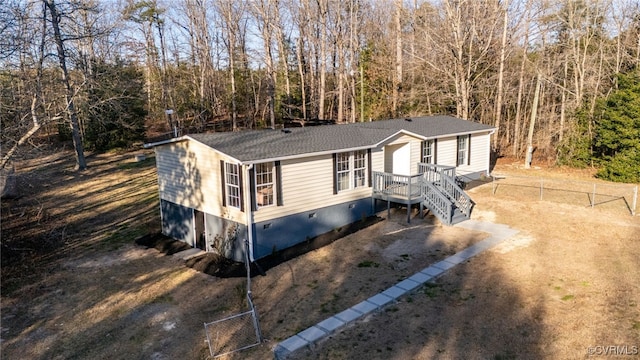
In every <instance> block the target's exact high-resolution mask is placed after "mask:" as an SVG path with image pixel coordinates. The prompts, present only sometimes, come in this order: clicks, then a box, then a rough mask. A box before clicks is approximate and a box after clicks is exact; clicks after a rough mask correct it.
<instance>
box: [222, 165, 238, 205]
mask: <svg viewBox="0 0 640 360" xmlns="http://www.w3.org/2000/svg"><path fill="white" fill-rule="evenodd" d="M224 167H225V169H224V170H225V190H226V191H225V192H226V197H227V198H226V200H227V206H233V207H235V208H238V209H240V171H239V166H238V164H230V163H224Z"/></svg>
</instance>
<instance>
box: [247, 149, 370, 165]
mask: <svg viewBox="0 0 640 360" xmlns="http://www.w3.org/2000/svg"><path fill="white" fill-rule="evenodd" d="M375 147H376V146H375V145H368V146H360V147H354V148H345V149H336V150H327V151H318V152H311V153H303V154H296V155H288V156H281V157H276V158H264V159H258V160H248V161H245V162H243V163H242V164H260V163H265V162H272V161H277V160H280V161H282V160H292V159H301V158H306V157H312V156H322V155H330V154H336V153H343V152H349V151H359V150H367V149H373V148H375Z"/></svg>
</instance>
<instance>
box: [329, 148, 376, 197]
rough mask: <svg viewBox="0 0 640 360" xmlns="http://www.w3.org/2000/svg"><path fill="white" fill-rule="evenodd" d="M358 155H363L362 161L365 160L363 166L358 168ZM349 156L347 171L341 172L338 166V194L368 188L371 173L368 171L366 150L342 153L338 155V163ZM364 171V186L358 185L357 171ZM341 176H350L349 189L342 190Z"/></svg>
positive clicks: (362, 179)
mask: <svg viewBox="0 0 640 360" xmlns="http://www.w3.org/2000/svg"><path fill="white" fill-rule="evenodd" d="M356 154H361V155H362V156H363V157H362V160H363V164H362V165H363V166H362V167H357V168H356ZM344 155H347V156H348V158H347V166H348V168H347V169H346V170H339V166H336V181H338V184H336V187H337V189H338V193H341V192H344V191H350V190H355V189H359V188H364V187H368V176H369V171H368V166H369V165H368V161H369V160H368V158H367V156H368V153H367V151H366V150H358V151H349V152H342V153H337V154H336V156H337V159H336V161H337V162H339V161H340V157H341V156H344ZM357 170H358V171H359V170H362V171H363V173H364V174H363V175H364V176H363V177H362V178H361V181H362V184H361V185H358V184H357V180H359V179H356V171H357ZM341 174H348V179H347V184H348V187H346V188H344V189H341V188H340V185H341V184H342V183H343V182H341V181H340V175H341Z"/></svg>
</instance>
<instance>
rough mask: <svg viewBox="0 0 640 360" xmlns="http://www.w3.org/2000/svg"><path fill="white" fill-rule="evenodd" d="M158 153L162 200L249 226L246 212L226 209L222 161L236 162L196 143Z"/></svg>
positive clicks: (160, 148)
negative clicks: (223, 198) (224, 204)
mask: <svg viewBox="0 0 640 360" xmlns="http://www.w3.org/2000/svg"><path fill="white" fill-rule="evenodd" d="M155 151H156V163H157V168H158V185H159V192H160V199H163V200H167V201H170V202H173V203H175V204H179V205H182V206H185V207H188V208H192V209H197V210H200V211H202V212H205V213H208V214H211V215H215V216H221V217H225V218H227V219H230V220H233V221H235V222H238V223H241V224H246V216H245V214H244V213H243V212H242V211H240V210H239V209H236V208H232V207H223V206H222V182H221V175H220V160H225V161H229V162H232V161H233V160H232V159H229V158H226V157H223V156H221V155H220V153H218V152H216V151H214V150H213V149H211V148H209V147H207V146H206V145H203V144H200V143H198V142H196V141H182V142H177V143H171V144H166V145H162V146H157V147H156V148H155ZM245 196H246V191H245Z"/></svg>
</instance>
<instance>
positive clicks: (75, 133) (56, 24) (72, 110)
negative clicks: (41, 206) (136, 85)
mask: <svg viewBox="0 0 640 360" xmlns="http://www.w3.org/2000/svg"><path fill="white" fill-rule="evenodd" d="M45 4H47V6H48V7H49V11H50V12H51V25H52V26H53V34H54V39H55V42H56V47H57V49H58V60H59V63H60V70H61V73H62V74H61V75H62V83H63V85H64V88H65V102H66V104H67V113H68V114H69V120H70V122H71V138H72V139H73V148H74V150H75V153H76V170H84V169H86V168H87V163H86V160H85V158H84V147H83V145H82V138H81V137H80V127H79V125H78V114H77V113H76V107H75V104H74V102H73V89H72V88H71V84H70V82H69V72H68V71H67V57H66V52H65V48H64V43H63V41H62V35H61V34H60V15H59V14H58V9H57V8H56V5H55V2H54V0H45Z"/></svg>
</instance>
